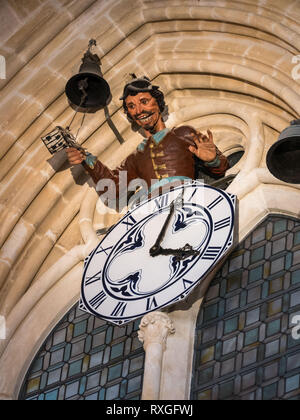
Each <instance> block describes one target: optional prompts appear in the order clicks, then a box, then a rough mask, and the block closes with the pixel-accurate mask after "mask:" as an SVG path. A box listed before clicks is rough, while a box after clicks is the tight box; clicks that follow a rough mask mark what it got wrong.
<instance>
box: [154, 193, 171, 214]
mask: <svg viewBox="0 0 300 420" xmlns="http://www.w3.org/2000/svg"><path fill="white" fill-rule="evenodd" d="M168 203H169V196H168V195H163V196H162V197H159V198H157V199H156V200H155V204H156V207H157V208H158V209H159V210H160V209H161V208H162V207H166V206H167V205H168Z"/></svg>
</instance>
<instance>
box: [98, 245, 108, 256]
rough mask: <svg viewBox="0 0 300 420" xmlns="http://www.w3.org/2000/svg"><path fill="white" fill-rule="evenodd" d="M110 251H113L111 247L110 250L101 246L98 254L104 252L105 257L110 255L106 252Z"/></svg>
mask: <svg viewBox="0 0 300 420" xmlns="http://www.w3.org/2000/svg"><path fill="white" fill-rule="evenodd" d="M109 249H112V246H109V247H108V248H103V247H102V246H100V251H97V252H96V254H101V253H102V252H104V254H105V255H108V253H107V252H106V251H108V250H109Z"/></svg>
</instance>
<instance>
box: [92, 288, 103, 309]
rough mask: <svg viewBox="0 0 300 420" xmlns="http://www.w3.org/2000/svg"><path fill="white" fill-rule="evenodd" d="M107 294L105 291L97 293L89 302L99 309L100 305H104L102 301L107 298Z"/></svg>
mask: <svg viewBox="0 0 300 420" xmlns="http://www.w3.org/2000/svg"><path fill="white" fill-rule="evenodd" d="M106 298H107V296H106V294H105V293H104V292H103V290H102V292H100V293H98V295H96V296H95V297H93V299H91V300H90V301H89V304H90V305H91V306H92V307H93V308H94V309H98V308H99V306H100V305H102V303H103V302H104V301H105V300H106Z"/></svg>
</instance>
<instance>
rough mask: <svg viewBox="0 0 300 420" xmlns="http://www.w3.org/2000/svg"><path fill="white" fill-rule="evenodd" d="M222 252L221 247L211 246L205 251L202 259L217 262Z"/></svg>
mask: <svg viewBox="0 0 300 420" xmlns="http://www.w3.org/2000/svg"><path fill="white" fill-rule="evenodd" d="M220 250H221V247H220V246H209V247H208V248H207V249H206V250H205V252H204V254H203V256H202V259H203V260H215V259H216V258H217V256H218V254H219V252H220Z"/></svg>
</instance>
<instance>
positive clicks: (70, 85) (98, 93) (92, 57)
mask: <svg viewBox="0 0 300 420" xmlns="http://www.w3.org/2000/svg"><path fill="white" fill-rule="evenodd" d="M93 45H96V41H94V40H91V41H90V43H89V48H88V50H87V51H86V53H85V54H84V56H83V58H82V64H81V66H80V69H79V73H78V74H76V75H75V76H73V77H71V79H70V80H69V81H68V82H67V84H66V88H65V91H66V95H67V98H68V100H69V104H70V106H71V107H72V108H73V109H75V110H76V111H79V112H96V111H98V110H99V109H102V108H104V107H105V106H106V105H107V104H108V103H109V101H110V99H111V93H110V88H109V85H108V83H107V82H106V81H105V80H104V78H103V75H102V72H101V69H100V64H101V61H100V58H99V57H98V56H97V54H92V53H91V51H90V50H91V47H92V46H93Z"/></svg>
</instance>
